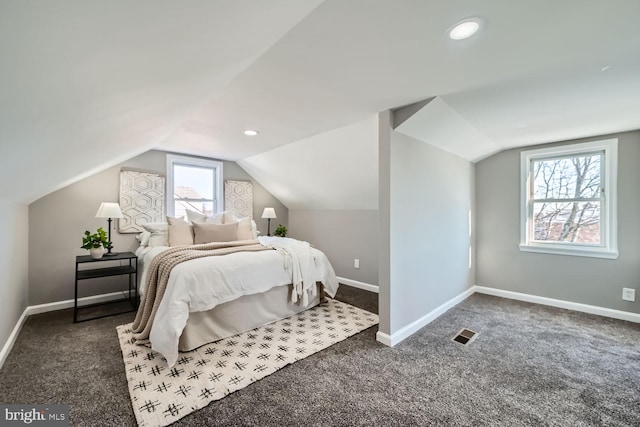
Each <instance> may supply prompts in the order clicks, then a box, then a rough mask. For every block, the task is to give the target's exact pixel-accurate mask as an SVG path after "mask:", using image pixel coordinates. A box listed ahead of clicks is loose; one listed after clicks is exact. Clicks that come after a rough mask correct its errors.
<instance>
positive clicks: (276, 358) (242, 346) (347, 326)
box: [116, 299, 378, 427]
mask: <svg viewBox="0 0 640 427" xmlns="http://www.w3.org/2000/svg"><path fill="white" fill-rule="evenodd" d="M377 323H378V316H377V315H376V314H373V313H369V312H368V311H365V310H361V309H359V308H356V307H353V306H351V305H349V304H346V303H343V302H340V301H336V300H333V299H329V301H328V303H326V304H322V305H319V306H316V307H314V308H312V309H309V310H307V311H305V312H303V313H299V314H296V315H293V316H291V317H288V318H286V319H283V320H279V321H277V322H274V323H271V324H269V325H266V326H261V327H259V328H256V329H253V330H251V331H248V332H244V333H242V334H238V335H235V336H233V337H230V338H225V339H223V340H220V341H217V342H215V343H211V344H206V345H204V346H202V347H200V348H197V349H196V350H193V351H190V352H184V353H180V357H179V359H178V362H177V363H176V365H175V366H174V367H173V368H171V369H169V367H168V366H167V364H166V361H165V360H164V358H163V357H162V356H161V355H160V354H159V353H156V352H155V351H153V350H151V349H150V348H147V347H143V346H139V345H136V344H135V339H134V338H133V337H132V333H131V324H127V325H121V326H118V327H117V328H116V329H117V331H118V338H119V340H120V348H121V349H122V355H123V358H124V364H125V370H126V374H127V382H128V384H129V394H130V395H131V402H132V404H133V411H134V412H135V414H136V419H137V421H138V425H139V426H145V427H152V426H165V425H168V424H171V423H172V422H174V421H177V420H179V419H180V418H182V417H184V416H186V415H188V414H190V413H192V412H194V411H196V410H198V409H200V408H204V407H205V406H207V405H208V404H209V403H211V402H213V401H215V400H219V399H222V398H223V397H225V396H227V395H228V394H230V393H233V392H234V391H236V390H240V389H242V388H245V387H247V386H248V385H250V384H251V383H253V382H255V381H258V380H259V379H261V378H264V377H266V376H267V375H270V374H272V373H274V372H276V371H277V370H279V369H281V368H283V367H285V366H287V365H288V364H291V363H294V362H296V361H298V360H301V359H304V358H305V357H307V356H309V355H311V354H313V353H316V352H318V351H320V350H323V349H325V348H327V347H329V346H331V345H333V344H335V343H337V342H340V341H342V340H344V339H346V338H348V337H350V336H352V335H355V334H357V333H358V332H361V331H363V330H365V329H367V328H369V327H371V326H373V325H376V324H377Z"/></svg>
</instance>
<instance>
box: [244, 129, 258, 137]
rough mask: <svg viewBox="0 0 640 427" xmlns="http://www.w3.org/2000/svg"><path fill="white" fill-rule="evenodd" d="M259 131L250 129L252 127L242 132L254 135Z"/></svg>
mask: <svg viewBox="0 0 640 427" xmlns="http://www.w3.org/2000/svg"><path fill="white" fill-rule="evenodd" d="M259 133H260V132H258V131H257V130H252V129H247V130H245V131H244V134H245V135H247V136H256V135H257V134H259Z"/></svg>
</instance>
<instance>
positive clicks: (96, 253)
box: [89, 248, 104, 259]
mask: <svg viewBox="0 0 640 427" xmlns="http://www.w3.org/2000/svg"><path fill="white" fill-rule="evenodd" d="M89 254H91V258H93V259H100V258H102V255H104V248H91V249H89Z"/></svg>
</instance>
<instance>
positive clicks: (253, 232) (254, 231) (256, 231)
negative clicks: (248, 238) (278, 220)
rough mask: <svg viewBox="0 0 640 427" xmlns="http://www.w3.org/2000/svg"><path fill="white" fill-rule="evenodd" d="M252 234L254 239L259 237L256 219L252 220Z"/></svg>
mask: <svg viewBox="0 0 640 427" xmlns="http://www.w3.org/2000/svg"><path fill="white" fill-rule="evenodd" d="M251 235H252V236H253V240H256V239H257V238H258V226H257V225H256V222H255V221H254V220H251Z"/></svg>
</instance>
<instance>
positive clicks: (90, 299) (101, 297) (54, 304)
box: [27, 291, 129, 316]
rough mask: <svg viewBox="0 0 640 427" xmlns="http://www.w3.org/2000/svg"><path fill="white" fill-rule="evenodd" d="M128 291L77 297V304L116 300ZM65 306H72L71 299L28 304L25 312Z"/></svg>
mask: <svg viewBox="0 0 640 427" xmlns="http://www.w3.org/2000/svg"><path fill="white" fill-rule="evenodd" d="M128 292H129V291H120V292H111V293H109V294H101V295H92V296H90V297H82V298H78V306H79V307H82V306H84V305H90V304H97V303H101V302H108V301H113V300H117V299H120V298H126V297H127V293H128ZM65 308H73V300H72V299H68V300H64V301H56V302H50V303H48V304H39V305H30V306H29V307H27V314H28V315H29V316H30V315H32V314H40V313H47V312H49V311H56V310H64V309H65Z"/></svg>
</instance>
